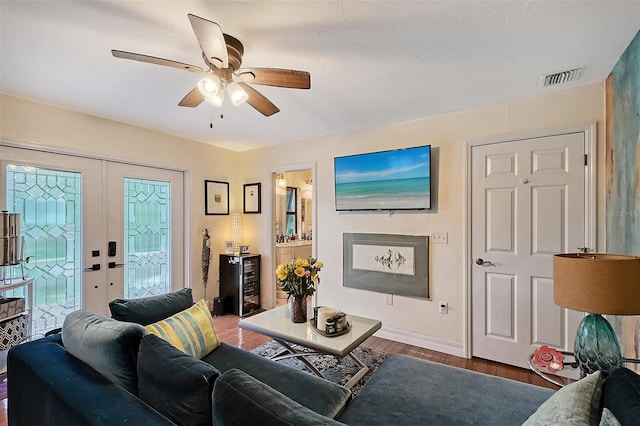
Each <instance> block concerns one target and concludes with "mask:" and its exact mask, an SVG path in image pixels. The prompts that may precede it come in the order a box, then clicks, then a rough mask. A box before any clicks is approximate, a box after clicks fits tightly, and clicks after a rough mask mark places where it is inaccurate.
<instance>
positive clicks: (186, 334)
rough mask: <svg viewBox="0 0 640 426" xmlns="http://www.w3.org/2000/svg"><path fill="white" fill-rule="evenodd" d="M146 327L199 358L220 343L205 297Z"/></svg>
mask: <svg viewBox="0 0 640 426" xmlns="http://www.w3.org/2000/svg"><path fill="white" fill-rule="evenodd" d="M144 328H145V329H146V330H147V331H148V332H149V333H151V334H155V335H156V336H158V337H160V338H162V339H164V340H166V341H167V342H169V343H171V344H172V345H173V346H175V347H176V348H178V349H180V350H181V351H182V352H184V353H186V354H188V355H191V356H193V357H196V358H198V359H201V358H203V357H204V356H205V355H206V354H208V353H209V352H211V351H212V350H214V349H215V348H217V347H218V346H219V345H220V341H219V340H218V336H217V335H216V330H215V329H214V328H213V318H211V312H209V308H208V307H207V303H206V302H205V301H204V299H202V300H200V301H199V302H198V303H196V304H195V305H193V306H192V307H190V308H189V309H185V310H184V311H182V312H178V313H177V314H175V315H172V316H170V317H169V318H166V319H164V320H162V321H158V322H156V323H153V324H149V325H147V326H145V327H144Z"/></svg>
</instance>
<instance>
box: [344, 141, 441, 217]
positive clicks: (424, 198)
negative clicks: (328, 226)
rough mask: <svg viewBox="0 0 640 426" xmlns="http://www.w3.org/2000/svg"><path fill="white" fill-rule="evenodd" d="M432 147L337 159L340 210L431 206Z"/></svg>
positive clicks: (422, 207)
mask: <svg viewBox="0 0 640 426" xmlns="http://www.w3.org/2000/svg"><path fill="white" fill-rule="evenodd" d="M430 155H431V150H430V147H428V146H422V147H415V148H407V149H400V150H394V151H383V152H373V153H368V154H360V155H351V156H346V157H336V158H335V162H334V164H335V179H336V210H412V209H429V208H431V191H430V186H431V171H430V160H431V159H430Z"/></svg>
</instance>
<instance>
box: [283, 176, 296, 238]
mask: <svg viewBox="0 0 640 426" xmlns="http://www.w3.org/2000/svg"><path fill="white" fill-rule="evenodd" d="M286 210H287V223H286V227H285V229H286V235H295V234H297V233H298V189H297V188H293V187H290V186H287V203H286Z"/></svg>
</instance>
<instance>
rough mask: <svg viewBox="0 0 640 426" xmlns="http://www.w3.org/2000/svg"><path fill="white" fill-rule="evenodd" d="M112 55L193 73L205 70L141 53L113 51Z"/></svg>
mask: <svg viewBox="0 0 640 426" xmlns="http://www.w3.org/2000/svg"><path fill="white" fill-rule="evenodd" d="M111 54H112V55H113V56H115V57H116V58H122V59H131V60H132V61H139V62H147V63H150V64H155V65H164V66H167V67H173V68H180V69H182V70H187V71H191V72H203V71H204V70H203V69H202V68H200V67H197V66H195V65H189V64H185V63H182V62H178V61H172V60H170V59H163V58H156V57H155V56H149V55H143V54H141V53H131V52H124V51H122V50H112V51H111Z"/></svg>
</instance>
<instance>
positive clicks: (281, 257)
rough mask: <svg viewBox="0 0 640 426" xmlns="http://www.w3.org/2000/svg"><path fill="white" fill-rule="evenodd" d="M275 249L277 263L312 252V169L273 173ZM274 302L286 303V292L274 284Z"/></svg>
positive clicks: (277, 304)
mask: <svg viewBox="0 0 640 426" xmlns="http://www.w3.org/2000/svg"><path fill="white" fill-rule="evenodd" d="M273 179H274V185H273V187H274V188H275V194H274V197H275V198H274V201H275V202H274V206H275V212H274V213H275V214H274V223H273V232H274V237H275V238H274V240H273V241H274V242H275V247H274V252H275V253H276V256H275V260H276V266H277V265H280V264H283V263H288V262H290V261H291V260H293V259H296V258H307V257H310V256H311V255H312V242H311V241H312V239H313V182H312V181H311V179H312V170H311V169H307V170H295V171H285V172H276V173H274V174H273ZM275 300H276V306H280V305H283V304H285V303H287V294H286V293H284V292H283V291H281V290H280V289H279V288H277V286H276V299H275Z"/></svg>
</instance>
